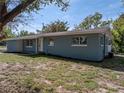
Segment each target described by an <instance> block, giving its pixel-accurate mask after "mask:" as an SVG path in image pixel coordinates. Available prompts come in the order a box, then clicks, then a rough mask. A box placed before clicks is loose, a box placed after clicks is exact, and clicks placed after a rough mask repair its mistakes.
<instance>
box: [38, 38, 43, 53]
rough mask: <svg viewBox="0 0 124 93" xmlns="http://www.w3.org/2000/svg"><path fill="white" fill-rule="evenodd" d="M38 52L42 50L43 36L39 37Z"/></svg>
mask: <svg viewBox="0 0 124 93" xmlns="http://www.w3.org/2000/svg"><path fill="white" fill-rule="evenodd" d="M38 45H39V52H43V38H40V39H39V44H38Z"/></svg>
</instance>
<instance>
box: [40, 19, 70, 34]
mask: <svg viewBox="0 0 124 93" xmlns="http://www.w3.org/2000/svg"><path fill="white" fill-rule="evenodd" d="M68 29H69V27H68V22H63V21H60V20H58V21H55V22H52V23H50V24H47V25H46V26H44V25H43V28H42V32H44V33H49V32H63V31H68Z"/></svg>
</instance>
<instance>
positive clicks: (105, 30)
mask: <svg viewBox="0 0 124 93" xmlns="http://www.w3.org/2000/svg"><path fill="white" fill-rule="evenodd" d="M97 33H101V34H108V36H111V32H110V28H98V29H89V30H79V31H66V32H53V33H41V34H36V35H30V36H23V37H17V38H9V39H6V40H21V39H35V38H39V37H51V36H52V37H53V36H69V35H83V34H97Z"/></svg>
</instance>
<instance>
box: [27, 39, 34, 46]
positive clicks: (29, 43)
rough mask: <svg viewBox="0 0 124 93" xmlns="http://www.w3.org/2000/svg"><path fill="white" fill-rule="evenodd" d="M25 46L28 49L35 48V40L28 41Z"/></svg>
mask: <svg viewBox="0 0 124 93" xmlns="http://www.w3.org/2000/svg"><path fill="white" fill-rule="evenodd" d="M25 45H26V47H27V48H32V47H33V40H31V39H30V40H26V41H25Z"/></svg>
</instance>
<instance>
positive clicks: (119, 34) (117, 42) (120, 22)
mask: <svg viewBox="0 0 124 93" xmlns="http://www.w3.org/2000/svg"><path fill="white" fill-rule="evenodd" d="M112 34H113V39H114V40H113V45H114V46H113V48H114V50H115V51H117V52H124V14H122V15H120V16H119V18H117V19H116V20H115V21H114V22H113V31H112Z"/></svg>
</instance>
